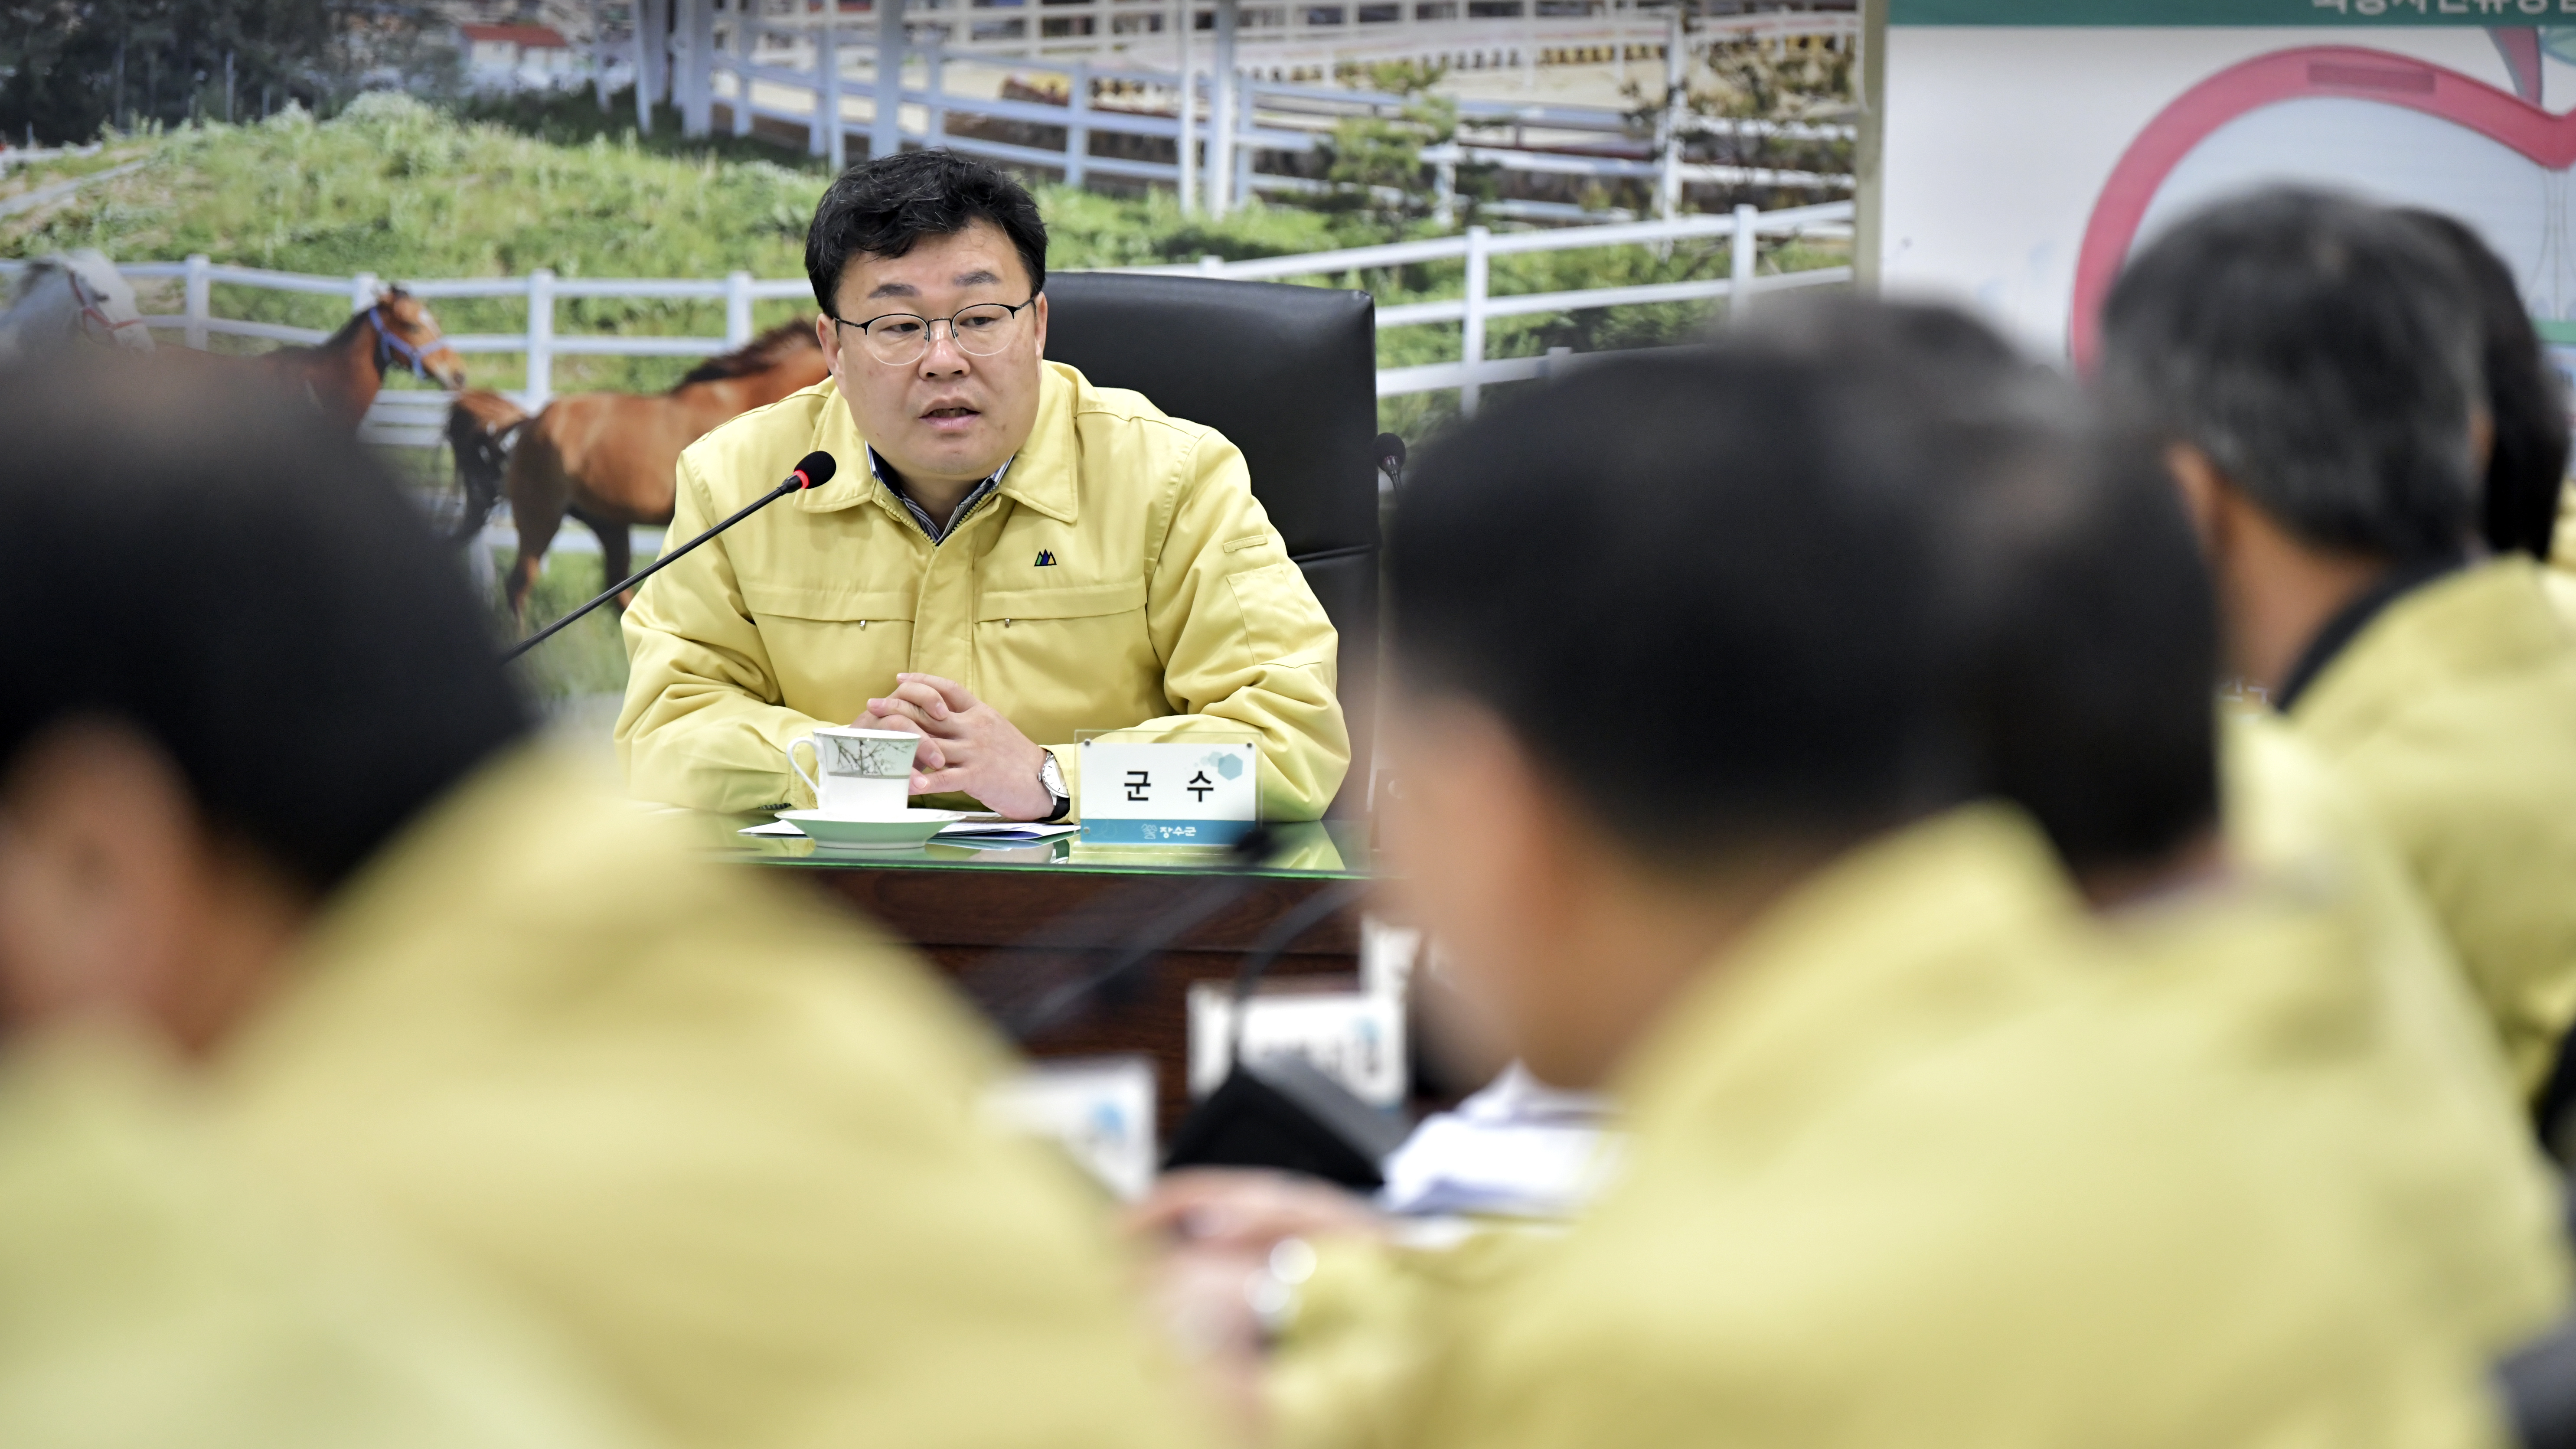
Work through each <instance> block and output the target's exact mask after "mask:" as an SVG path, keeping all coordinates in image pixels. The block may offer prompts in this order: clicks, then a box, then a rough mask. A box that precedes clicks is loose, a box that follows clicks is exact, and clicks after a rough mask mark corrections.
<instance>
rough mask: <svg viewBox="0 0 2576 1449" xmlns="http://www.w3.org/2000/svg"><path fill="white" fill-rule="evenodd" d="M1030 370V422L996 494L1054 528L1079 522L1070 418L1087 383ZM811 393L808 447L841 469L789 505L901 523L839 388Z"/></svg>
mask: <svg viewBox="0 0 2576 1449" xmlns="http://www.w3.org/2000/svg"><path fill="white" fill-rule="evenodd" d="M1038 366H1039V367H1040V369H1041V374H1040V377H1039V380H1038V416H1037V423H1036V425H1035V426H1034V427H1032V428H1031V429H1030V430H1029V437H1028V441H1027V442H1024V443H1022V444H1021V445H1020V450H1019V452H1017V453H1016V454H1013V455H1012V460H1011V465H1010V472H1009V473H1008V474H1006V475H1004V477H1003V479H1002V486H1001V490H1000V491H1001V494H1002V496H1003V497H1005V498H1008V499H1011V500H1013V501H1014V502H1017V503H1019V504H1021V505H1023V506H1024V507H1028V508H1033V509H1035V510H1037V511H1038V512H1040V513H1043V514H1045V515H1046V516H1047V517H1049V518H1052V519H1054V520H1056V521H1057V522H1059V523H1075V522H1078V521H1079V520H1080V517H1081V486H1080V481H1079V480H1078V479H1077V478H1076V477H1075V476H1074V465H1075V463H1076V461H1077V460H1078V459H1079V457H1080V453H1081V449H1080V447H1079V445H1078V444H1077V442H1076V441H1075V437H1074V428H1073V415H1074V407H1075V404H1076V403H1077V402H1078V401H1079V399H1080V396H1081V393H1082V391H1083V389H1084V387H1085V386H1086V385H1087V384H1085V383H1084V381H1083V377H1082V374H1081V373H1079V372H1076V371H1074V370H1073V369H1072V368H1070V367H1067V366H1066V365H1064V364H1063V363H1060V362H1042V363H1040V364H1038ZM814 391H815V392H816V393H817V394H818V395H819V396H821V397H822V398H823V399H824V406H823V408H822V416H821V417H820V418H819V419H818V420H817V421H816V423H815V425H814V437H813V441H812V446H813V447H816V448H820V449H822V450H823V451H825V452H827V453H830V454H831V455H832V457H833V459H834V460H835V461H836V462H838V463H839V464H840V465H841V467H840V472H839V473H838V474H837V475H836V476H835V477H834V478H833V479H832V481H831V482H829V483H826V484H824V485H823V486H822V487H820V488H815V489H811V490H809V491H807V492H804V493H800V494H798V495H797V497H796V506H797V507H799V508H801V509H803V510H805V511H806V512H808V513H837V512H839V511H840V510H842V509H844V508H856V507H858V506H859V505H861V504H864V503H871V502H873V503H876V504H878V505H879V506H881V507H884V508H887V509H889V510H891V511H893V512H894V513H895V514H896V515H897V516H899V517H902V518H903V519H904V520H905V521H906V522H907V523H909V522H910V515H908V514H905V513H904V510H903V503H902V501H901V500H900V499H897V498H895V497H893V496H892V495H891V494H890V493H889V492H888V491H887V489H886V488H885V486H884V485H883V484H881V483H879V482H878V481H877V477H876V470H875V469H874V468H871V467H869V466H868V442H867V439H866V438H865V437H863V436H861V435H860V433H859V426H858V424H857V423H856V422H854V421H852V420H851V417H850V407H849V403H848V402H847V401H845V400H844V399H843V398H842V397H841V385H840V383H838V382H837V381H835V380H834V379H832V378H828V377H827V378H825V379H823V380H822V381H821V382H819V383H816V384H815V385H814Z"/></svg>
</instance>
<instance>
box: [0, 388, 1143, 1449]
mask: <svg viewBox="0 0 2576 1449" xmlns="http://www.w3.org/2000/svg"><path fill="white" fill-rule="evenodd" d="M0 436H5V437H7V438H8V439H9V440H10V449H11V451H10V457H9V459H8V462H7V465H6V467H5V469H4V470H0V490H5V492H6V496H7V506H8V508H9V511H10V514H11V516H12V518H13V519H14V520H15V523H16V526H15V527H13V528H11V529H10V530H9V531H8V534H7V536H6V538H5V539H0V617H6V618H8V619H9V620H10V621H11V624H12V627H13V628H14V629H15V631H16V634H15V637H16V639H17V645H18V648H19V651H20V667H19V668H17V669H15V670H13V671H12V672H11V674H10V680H11V681H12V682H11V683H10V684H8V685H5V686H0V781H5V786H0V827H5V828H0V891H5V895H0V908H5V910H6V912H7V915H8V919H7V924H6V935H5V940H6V943H7V948H8V959H7V965H8V970H9V984H10V988H11V1005H12V1015H13V1018H21V1019H23V1018H26V1017H28V1016H31V1015H43V1014H53V1015H64V1014H69V1013H74V1012H77V1011H79V1010H82V1009H84V1008H85V1007H87V1006H88V1005H89V1004H91V1003H98V1004H100V1005H102V1006H104V1007H107V1008H109V1009H112V1010H120V1011H123V1012H125V1013H126V1014H128V1015H129V1016H132V1017H135V1018H137V1019H141V1020H144V1021H147V1022H149V1023H151V1024H153V1025H154V1026H155V1027H157V1029H158V1032H159V1035H160V1036H161V1038H162V1039H164V1040H166V1041H167V1042H169V1043H170V1044H171V1046H172V1049H173V1050H175V1051H178V1052H180V1053H182V1054H184V1055H185V1056H186V1057H188V1058H189V1060H190V1061H191V1063H192V1067H191V1070H192V1072H193V1073H194V1074H195V1075H197V1076H198V1077H199V1078H200V1079H201V1081H202V1083H203V1087H202V1090H203V1092H204V1093H205V1095H206V1098H207V1102H208V1110H209V1112H210V1113H211V1115H212V1117H213V1120H214V1122H215V1127H216V1130H217V1131H218V1132H219V1133H220V1134H221V1136H222V1138H223V1139H224V1141H225V1142H226V1143H227V1144H229V1145H230V1146H231V1147H232V1149H233V1150H236V1151H238V1152H239V1153H241V1154H242V1156H243V1160H244V1161H245V1162H247V1163H248V1164H250V1166H251V1168H252V1169H253V1170H254V1171H256V1172H258V1173H260V1174H261V1175H262V1176H263V1177H264V1178H265V1179H266V1180H268V1181H269V1182H270V1183H272V1184H273V1185H274V1186H275V1187H276V1188H277V1189H278V1190H280V1191H281V1192H292V1193H294V1194H295V1195H297V1196H298V1197H299V1198H300V1199H302V1200H304V1201H307V1202H310V1203H313V1204H315V1205H316V1206H317V1208H318V1209H319V1210H323V1211H328V1212H333V1213H346V1214H350V1215H352V1216H355V1217H360V1218H363V1219H364V1220H365V1221H367V1222H369V1223H371V1224H374V1225H377V1226H379V1227H381V1229H383V1230H384V1231H386V1232H388V1233H391V1234H397V1235H399V1236H400V1238H401V1239H402V1240H403V1241H405V1242H408V1243H410V1244H413V1245H415V1246H416V1247H417V1249H418V1250H419V1251H420V1252H422V1253H423V1254H425V1255H427V1256H429V1257H430V1258H432V1259H433V1260H434V1261H436V1262H439V1263H442V1264H444V1265H446V1266H447V1267H448V1268H449V1269H450V1270H452V1271H454V1272H456V1273H458V1274H459V1275H461V1276H463V1277H465V1278H467V1279H468V1280H469V1281H471V1282H472V1283H473V1284H475V1285H476V1286H477V1287H478V1288H479V1289H481V1290H483V1291H485V1292H488V1293H489V1294H490V1295H491V1296H493V1297H494V1298H495V1299H496V1300H498V1301H500V1302H503V1303H505V1304H506V1305H507V1306H508V1307H509V1308H511V1309H512V1310H514V1311H516V1312H518V1313H520V1314H522V1315H524V1316H525V1317H526V1318H527V1319H529V1320H530V1321H531V1322H532V1323H534V1325H535V1326H536V1327H537V1328H538V1329H539V1330H541V1331H543V1332H545V1333H547V1334H549V1335H551V1336H552V1338H553V1339H554V1340H555V1341H556V1342H558V1343H560V1344H561V1345H563V1347H564V1349H565V1350H566V1351H567V1352H568V1353H569V1354H570V1355H571V1356H572V1357H573V1359H574V1361H575V1362H577V1363H578V1364H579V1365H580V1366H581V1367H582V1368H583V1369H584V1370H585V1371H587V1372H588V1373H589V1374H591V1375H592V1376H594V1377H595V1378H596V1380H597V1381H598V1382H599V1383H600V1384H601V1385H602V1386H603V1387H604V1389H605V1390H606V1391H608V1392H609V1393H611V1394H613V1395H615V1396H616V1397H617V1398H618V1399H619V1400H621V1401H622V1402H623V1403H624V1404H625V1405H626V1406H627V1407H628V1408H629V1409H631V1410H632V1411H633V1413H634V1414H635V1416H636V1417H637V1418H638V1419H639V1420H640V1421H641V1424H642V1426H643V1429H644V1431H645V1432H646V1433H648V1434H649V1435H650V1436H651V1438H652V1439H653V1440H654V1441H657V1442H660V1443H663V1444H666V1445H674V1446H678V1445H704V1446H709V1449H715V1446H723V1449H752V1446H790V1445H824V1444H833V1445H840V1444H851V1443H902V1444H907V1445H940V1444H955V1445H969V1444H972V1445H979V1446H980V1445H995V1444H1046V1445H1050V1446H1054V1445H1066V1444H1093V1445H1106V1444H1119V1445H1145V1444H1173V1443H1182V1442H1188V1440H1189V1437H1190V1430H1189V1428H1188V1426H1187V1425H1186V1424H1185V1422H1184V1421H1183V1418H1182V1415H1181V1410H1180V1409H1179V1407H1178V1406H1177V1404H1176V1403H1175V1401H1173V1400H1171V1399H1169V1398H1168V1397H1167V1390H1168V1387H1169V1386H1168V1385H1167V1384H1166V1383H1165V1382H1164V1380H1163V1378H1162V1377H1161V1370H1160V1369H1159V1367H1158V1366H1157V1365H1156V1363H1155V1361H1154V1359H1153V1357H1152V1355H1151V1354H1150V1352H1149V1351H1148V1348H1147V1345H1146V1343H1145V1342H1144V1339H1143V1335H1142V1332H1141V1330H1139V1329H1137V1328H1136V1327H1134V1326H1133V1325H1131V1324H1130V1323H1129V1322H1127V1321H1126V1316H1125V1309H1124V1307H1123V1305H1122V1303H1121V1301H1120V1297H1119V1292H1120V1285H1119V1284H1118V1283H1117V1282H1116V1281H1115V1269H1114V1263H1113V1260H1112V1258H1111V1257H1110V1255H1109V1253H1108V1252H1107V1251H1106V1247H1105V1244H1104V1242H1103V1239H1102V1236H1101V1234H1100V1233H1099V1232H1098V1231H1097V1229H1098V1228H1099V1226H1100V1225H1098V1224H1096V1223H1094V1222H1093V1221H1092V1220H1091V1213H1090V1210H1089V1205H1087V1204H1085V1203H1084V1202H1083V1201H1082V1200H1081V1196H1080V1193H1079V1190H1078V1189H1077V1187H1076V1186H1075V1183H1074V1181H1073V1180H1072V1178H1071V1176H1070V1174H1069V1173H1068V1172H1066V1171H1064V1170H1063V1169H1062V1167H1061V1165H1060V1164H1055V1163H1050V1162H1048V1161H1046V1160H1045V1159H1044V1158H1043V1157H1042V1156H1039V1155H1036V1152H1037V1150H1036V1149H1035V1148H1034V1147H1026V1146H1023V1145H1022V1144H1019V1143H1017V1142H1014V1141H1010V1140H1006V1139H1004V1138H1002V1137H1000V1136H998V1135H996V1133H995V1132H994V1131H993V1130H992V1129H990V1128H988V1126H987V1125H986V1123H985V1121H984V1118H983V1115H982V1113H981V1111H980V1106H979V1093H980V1083H981V1081H982V1079H983V1076H984V1074H985V1072H986V1071H987V1070H989V1069H990V1068H991V1067H993V1066H994V1065H997V1053H996V1052H995V1051H994V1049H993V1048H992V1046H991V1045H990V1044H989V1043H988V1042H987V1041H986V1040H985V1038H984V1037H983V1036H982V1034H981V1033H980V1032H979V1031H978V1030H977V1029H976V1028H975V1027H974V1026H973V1025H972V1024H971V1023H970V1022H969V1021H968V1020H967V1018H966V1017H965V1015H964V1014H963V1012H962V1010H961V1008H960V1007H959V1006H958V1005H957V1004H956V1003H955V1002H954V1001H953V1000H951V999H950V998H948V997H947V996H946V995H945V994H944V993H943V992H942V991H941V990H940V989H939V988H938V987H937V986H936V985H935V984H933V982H932V981H931V980H930V979H929V978H928V977H927V976H926V975H925V974H924V973H923V972H922V971H921V970H920V969H919V968H917V967H916V966H915V964H914V963H913V962H912V961H911V960H910V959H908V958H907V957H906V956H905V955H904V954H903V953H902V952H900V951H898V950H896V949H895V948H893V947H891V946H889V945H888V944H886V943H884V942H883V941H881V940H878V939H876V938H874V937H872V936H870V935H869V934H867V933H866V932H864V931H862V930H860V929H858V928H857V927H856V926H855V925H853V924H852V923H849V922H846V921H844V920H842V919H840V918H838V917H836V916H833V915H831V914H828V913H827V912H826V911H825V910H824V909H823V908H822V907H821V906H820V905H819V904H817V903H815V902H813V901H811V900H809V899H808V898H807V897H805V896H804V895H802V894H799V893H797V892H796V891H794V890H791V889H787V888H782V887H780V886H777V885H774V884H772V883H770V882H768V881H765V880H762V879H759V878H756V877H755V876H754V875H753V874H751V873H749V872H746V871H740V870H734V869H728V868H724V867H720V866H716V865H712V864H708V863H704V862H702V861H700V860H698V859H696V858H694V857H693V855H692V852H691V850H690V848H689V843H688V841H687V839H686V838H685V837H676V836H674V835H673V834H671V833H670V831H671V828H672V827H669V826H667V825H666V824H665V823H663V822H661V821H657V820H656V819H654V818H651V817H649V816H647V815H645V814H644V813H642V812H641V811H640V810H639V809H638V808H637V807H635V806H633V805H631V804H627V803H625V802H622V801H618V800H616V799H614V798H613V797H611V796H608V795H605V794H601V793H597V792H595V791H594V789H593V788H592V787H591V786H590V785H589V784H588V783H586V782H585V781H584V780H582V779H581V778H579V773H578V771H575V770H571V769H569V768H568V767H566V766H565V765H563V764H561V763H559V762H557V761H556V760H553V759H551V758H549V757H548V755H547V752H546V751H545V750H544V749H542V748H540V747H538V746H537V745H535V744H534V743H533V742H532V741H531V739H530V736H529V728H528V716H527V712H526V710H525V709H524V707H523V706H522V704H521V703H520V701H519V700H518V698H517V697H516V696H515V694H514V692H513V691H512V689H511V687H510V685H509V682H508V681H507V679H506V678H505V677H504V675H503V673H502V671H501V669H500V667H499V665H498V664H497V663H496V662H495V661H494V657H493V651H492V646H491V643H490V640H489V637H488V635H487V632H486V628H485V625H484V623H483V621H482V619H481V618H480V611H479V610H478V609H477V608H476V607H475V605H474V603H473V601H472V600H471V598H470V596H469V594H468V593H467V591H466V589H465V587H464V584H463V581H462V580H461V579H460V578H458V577H456V576H455V575H454V573H453V572H452V570H451V566H450V565H449V563H448V562H447V560H445V559H444V558H442V557H441V556H440V555H439V554H438V552H437V551H436V550H435V548H434V546H433V545H432V543H431V542H430V540H429V538H428V536H427V533H426V531H425V530H424V529H423V528H422V527H421V526H420V525H419V523H418V521H417V520H416V519H414V518H413V517H412V516H411V515H410V512H409V510H408V509H407V507H406V505H405V504H404V503H403V502H402V500H401V499H400V498H399V497H398V495H397V494H396V493H395V492H394V490H393V489H392V488H391V487H390V486H388V484H387V483H386V482H385V481H384V480H383V479H382V478H381V477H380V476H379V475H378V474H377V473H376V472H375V471H374V470H373V468H372V467H371V466H370V465H369V464H368V462H367V461H366V459H365V457H364V455H363V454H362V453H361V451H360V450H359V449H358V448H356V447H355V446H354V445H353V444H350V443H348V442H346V441H345V440H343V441H337V442H332V441H325V440H322V439H319V438H315V437H312V436H309V435H307V434H304V433H302V432H300V431H299V430H298V427H297V425H296V424H295V423H294V422H293V421H292V420H290V419H287V418H285V417H282V416H281V415H279V414H277V413H276V412H275V411H274V409H272V408H269V407H265V406H262V405H261V404H259V403H258V402H257V401H256V400H253V399H250V398H247V397H245V396H241V395H236V394H233V393H230V392H220V391H214V390H211V388H210V386H209V385H208V384H206V383H204V382H202V381H190V382H188V383H186V384H184V385H182V384H174V382H173V381H172V380H171V379H169V378H166V377H155V378H150V379H148V380H147V379H144V378H139V377H135V376H132V375H126V374H107V373H85V372H73V373H63V374H56V375H52V376H48V377H44V378H25V379H19V380H15V381H14V382H13V385H12V386H11V387H10V388H9V389H8V390H7V391H6V392H5V393H0ZM350 1442H359V1441H358V1440H352V1441H350ZM366 1442H373V1441H366Z"/></svg>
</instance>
